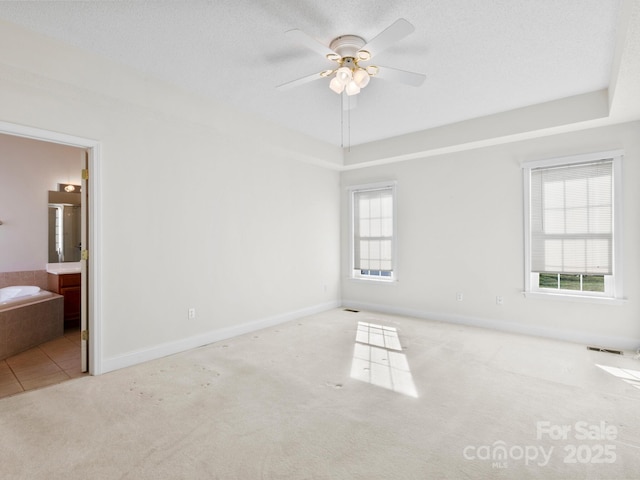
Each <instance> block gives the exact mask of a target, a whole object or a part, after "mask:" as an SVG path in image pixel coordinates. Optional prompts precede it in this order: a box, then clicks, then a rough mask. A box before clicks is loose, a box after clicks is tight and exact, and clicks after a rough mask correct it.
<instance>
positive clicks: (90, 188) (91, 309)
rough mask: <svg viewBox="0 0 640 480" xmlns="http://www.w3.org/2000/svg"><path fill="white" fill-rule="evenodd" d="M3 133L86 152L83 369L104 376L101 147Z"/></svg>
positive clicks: (19, 128)
mask: <svg viewBox="0 0 640 480" xmlns="http://www.w3.org/2000/svg"><path fill="white" fill-rule="evenodd" d="M0 133H2V134H5V135H12V136H17V137H23V138H29V139H33V140H39V141H43V142H48V143H54V144H60V145H67V146H72V147H78V148H81V149H84V150H85V152H86V156H85V165H86V167H85V169H84V172H83V176H82V178H83V180H82V187H83V188H82V190H83V191H84V194H83V196H84V198H83V203H82V205H83V208H82V210H83V212H82V221H83V229H82V230H83V241H82V258H81V261H80V265H81V272H80V277H81V282H82V284H81V292H82V298H81V317H80V333H79V336H80V342H81V345H82V346H81V356H82V358H83V359H84V360H83V362H84V363H83V366H84V367H86V370H87V371H88V373H89V374H91V375H99V374H101V373H102V365H101V351H100V338H101V321H100V289H99V278H98V274H99V271H100V269H99V265H100V259H101V251H100V241H99V240H100V237H99V230H100V228H99V226H100V204H99V199H100V195H99V193H100V181H99V180H100V175H99V171H100V164H101V163H100V143H99V142H97V141H95V140H91V139H86V138H81V137H75V136H72V135H67V134H62V133H58V132H52V131H48V130H42V129H37V128H32V127H27V126H23V125H16V124H11V123H6V122H0Z"/></svg>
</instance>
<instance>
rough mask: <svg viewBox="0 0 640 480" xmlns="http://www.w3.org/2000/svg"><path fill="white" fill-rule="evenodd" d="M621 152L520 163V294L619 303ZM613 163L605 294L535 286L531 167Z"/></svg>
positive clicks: (621, 293) (620, 280)
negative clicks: (608, 271)
mask: <svg viewBox="0 0 640 480" xmlns="http://www.w3.org/2000/svg"><path fill="white" fill-rule="evenodd" d="M623 156H624V151H623V150H611V151H605V152H596V153H589V154H583V155H573V156H568V157H558V158H550V159H544V160H534V161H529V162H523V163H522V164H521V166H522V172H523V191H524V250H525V252H524V253H525V256H524V292H523V293H524V295H525V296H526V297H532V298H549V299H555V300H572V301H574V300H575V301H587V302H592V303H609V304H622V303H624V299H623V289H622V279H623V274H622V231H623V230H622V218H623V216H622V158H623ZM606 159H612V160H613V167H612V168H613V199H612V200H613V220H612V222H613V260H612V261H613V275H605V278H604V280H605V292H588V291H576V290H562V289H557V290H556V289H546V288H540V287H539V274H538V273H536V272H532V271H531V231H530V223H531V208H530V207H531V171H532V170H533V169H535V168H544V167H555V166H562V165H573V164H579V163H589V162H597V161H599V160H606Z"/></svg>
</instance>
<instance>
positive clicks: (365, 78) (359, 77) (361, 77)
mask: <svg viewBox="0 0 640 480" xmlns="http://www.w3.org/2000/svg"><path fill="white" fill-rule="evenodd" d="M369 80H370V78H369V74H368V73H367V71H366V70H364V69H363V68H359V69H357V70H356V71H355V73H354V74H353V81H354V82H356V84H357V85H358V87H360V88H364V87H366V86H367V85H369Z"/></svg>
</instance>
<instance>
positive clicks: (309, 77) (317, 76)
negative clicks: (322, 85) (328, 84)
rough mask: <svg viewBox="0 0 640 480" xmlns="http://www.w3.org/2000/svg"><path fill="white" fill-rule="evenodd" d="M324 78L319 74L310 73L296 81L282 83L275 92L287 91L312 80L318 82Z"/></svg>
mask: <svg viewBox="0 0 640 480" xmlns="http://www.w3.org/2000/svg"><path fill="white" fill-rule="evenodd" d="M321 78H324V77H323V76H322V75H320V74H319V73H312V74H311V75H307V76H306V77H302V78H298V79H297V80H291V81H290V82H287V83H283V84H282V85H278V86H277V87H276V89H277V90H289V89H290V88H293V87H297V86H298V85H304V84H305V83H309V82H313V81H314V80H320V79H321Z"/></svg>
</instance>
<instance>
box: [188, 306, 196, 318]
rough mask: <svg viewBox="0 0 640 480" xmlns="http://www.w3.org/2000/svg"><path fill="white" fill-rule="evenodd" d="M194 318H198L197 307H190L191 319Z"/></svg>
mask: <svg viewBox="0 0 640 480" xmlns="http://www.w3.org/2000/svg"><path fill="white" fill-rule="evenodd" d="M194 318H196V309H195V308H190V309H189V320H193V319H194Z"/></svg>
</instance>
